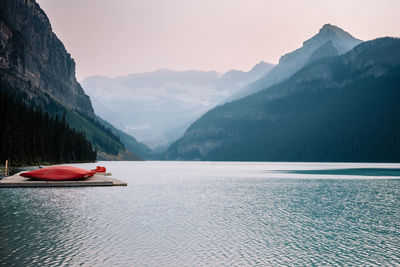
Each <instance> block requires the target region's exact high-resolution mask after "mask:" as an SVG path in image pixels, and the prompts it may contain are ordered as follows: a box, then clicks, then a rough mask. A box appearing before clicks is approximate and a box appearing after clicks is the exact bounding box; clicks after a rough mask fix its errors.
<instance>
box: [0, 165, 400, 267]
mask: <svg viewBox="0 0 400 267" xmlns="http://www.w3.org/2000/svg"><path fill="white" fill-rule="evenodd" d="M101 164H102V165H105V166H106V167H107V168H108V170H109V171H111V172H112V173H113V174H114V176H115V177H117V178H120V179H122V180H124V181H126V182H127V183H128V187H91V188H14V189H11V188H10V189H6V188H2V189H1V190H0V215H1V220H0V265H2V266H49V265H51V266H71V265H72V266H75V265H83V266H146V265H147V266H184V265H186V266H210V265H211V266H257V265H258V266H266V265H285V266H286V265H287V266H291V265H293V266H298V265H325V266H326V265H353V266H360V265H376V266H378V265H379V266H381V265H399V264H400V209H399V207H400V180H398V179H396V177H395V176H389V177H385V176H380V175H379V173H378V174H377V173H373V169H396V168H397V169H398V168H399V167H400V166H399V165H398V164H358V163H351V164H337V163H229V162H223V163H212V162H102V163H101ZM95 165H96V164H81V165H76V166H80V167H85V168H94V167H95ZM368 168H371V173H370V175H365V172H366V171H365V169H368ZM345 169H363V170H364V171H363V175H351V174H343V170H345ZM310 170H313V171H315V172H314V173H304V172H307V171H310ZM324 170H330V171H329V172H328V175H327V174H326V172H325V173H322V174H321V172H323V171H324ZM332 170H337V172H335V171H332ZM283 171H284V172H283ZM296 171H300V172H301V171H303V173H296ZM318 171H319V172H318ZM367 171H368V170H367ZM291 172H293V173H291Z"/></svg>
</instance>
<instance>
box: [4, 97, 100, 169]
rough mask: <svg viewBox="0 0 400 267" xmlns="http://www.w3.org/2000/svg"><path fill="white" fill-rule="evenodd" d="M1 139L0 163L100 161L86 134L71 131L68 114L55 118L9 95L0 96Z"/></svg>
mask: <svg viewBox="0 0 400 267" xmlns="http://www.w3.org/2000/svg"><path fill="white" fill-rule="evenodd" d="M0 140H1V142H0V162H4V161H5V160H6V159H9V160H10V161H11V162H12V164H13V165H14V166H17V165H36V164H41V163H64V162H93V161H95V160H96V154H97V153H96V151H95V150H93V148H92V144H91V143H90V142H89V141H88V140H87V138H86V135H85V132H83V131H76V130H75V129H71V128H70V126H69V125H68V123H67V121H66V118H65V115H63V116H62V117H61V118H60V117H59V116H58V115H55V116H51V115H49V113H48V112H45V113H44V112H43V111H42V110H41V109H34V107H33V106H31V107H27V106H26V105H24V104H22V103H20V102H17V101H16V100H15V99H13V98H11V97H10V96H9V95H8V94H6V93H0Z"/></svg>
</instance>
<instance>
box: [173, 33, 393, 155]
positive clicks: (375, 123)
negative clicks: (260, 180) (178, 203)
mask: <svg viewBox="0 0 400 267" xmlns="http://www.w3.org/2000/svg"><path fill="white" fill-rule="evenodd" d="M399 101H400V40H399V39H393V38H381V39H377V40H373V41H369V42H365V43H362V44H360V45H358V46H357V47H355V48H354V49H352V50H351V51H349V52H348V53H346V54H345V55H343V56H337V57H331V58H326V59H322V60H320V61H317V62H315V63H313V64H310V65H308V66H306V67H305V68H304V69H302V70H301V71H299V72H298V73H296V74H295V75H294V76H293V77H291V78H290V79H288V80H287V81H285V82H282V83H280V84H277V85H275V86H273V87H271V88H269V89H266V90H263V91H261V92H259V93H256V94H254V95H251V96H249V97H246V98H243V99H240V100H237V101H234V102H231V103H228V104H225V105H223V106H219V107H217V108H214V109H213V110H211V111H209V112H207V113H206V114H205V115H204V116H202V118H201V119H199V120H198V121H196V122H195V123H193V124H192V125H191V126H190V127H189V129H188V130H187V131H186V133H185V135H184V136H183V138H181V139H179V140H178V141H177V142H175V143H174V144H173V145H172V146H171V147H170V148H169V149H168V151H167V153H166V158H167V159H184V160H189V159H190V160H240V161H355V162H358V161H359V162H364V161H365V162H399V161H400V142H399V141H398V136H399V135H400V116H399V114H400V105H398V103H399Z"/></svg>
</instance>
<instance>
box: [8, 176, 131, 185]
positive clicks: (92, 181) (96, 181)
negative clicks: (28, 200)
mask: <svg viewBox="0 0 400 267" xmlns="http://www.w3.org/2000/svg"><path fill="white" fill-rule="evenodd" d="M19 174H20V173H17V174H15V175H13V176H9V177H6V178H4V179H2V180H0V187H8V188H10V187H81V186H127V184H126V183H125V182H123V181H121V180H118V179H115V178H112V177H109V176H104V175H97V174H96V175H93V176H92V177H89V178H87V179H84V180H77V181H38V180H32V179H30V178H26V177H23V176H20V175H19Z"/></svg>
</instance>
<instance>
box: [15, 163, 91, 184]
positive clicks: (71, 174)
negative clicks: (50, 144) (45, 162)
mask: <svg viewBox="0 0 400 267" xmlns="http://www.w3.org/2000/svg"><path fill="white" fill-rule="evenodd" d="M94 173H95V172H93V171H89V170H85V169H81V168H77V167H72V166H53V167H47V168H42V169H38V170H33V171H29V172H24V173H21V174H20V175H21V176H23V177H27V178H31V179H34V180H43V181H72V180H81V179H86V178H88V177H91V176H93V175H94Z"/></svg>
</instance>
